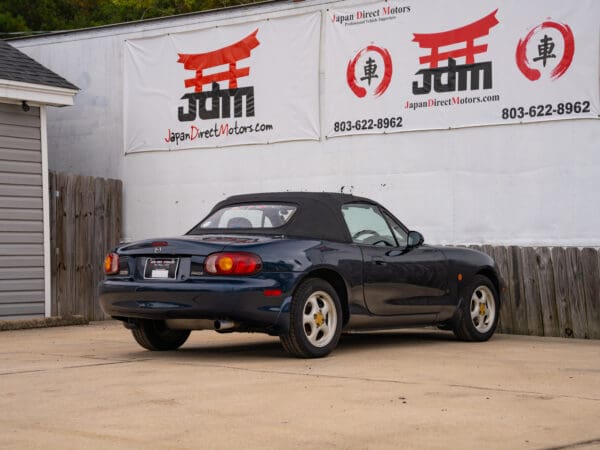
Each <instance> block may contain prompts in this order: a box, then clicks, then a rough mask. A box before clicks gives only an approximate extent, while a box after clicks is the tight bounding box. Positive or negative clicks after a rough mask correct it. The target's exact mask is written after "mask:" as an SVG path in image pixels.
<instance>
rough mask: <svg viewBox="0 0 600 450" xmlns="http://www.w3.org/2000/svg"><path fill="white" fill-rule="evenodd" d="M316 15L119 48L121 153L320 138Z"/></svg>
mask: <svg viewBox="0 0 600 450" xmlns="http://www.w3.org/2000/svg"><path fill="white" fill-rule="evenodd" d="M320 26H321V14H320V13H313V14H305V15H299V16H293V17H287V18H278V19H271V20H263V21H259V22H252V23H244V24H240V25H231V26H221V27H212V28H210V29H203V30H197V31H189V32H183V33H178V34H168V35H162V36H159V37H153V38H144V39H136V40H130V41H127V42H126V43H125V83H124V116H125V136H124V139H125V152H126V153H129V152H138V151H147V150H176V149H183V148H198V147H221V146H228V145H239V144H258V143H269V142H278V141H290V140H299V139H319V136H320V129H319V97H318V96H319V37H320Z"/></svg>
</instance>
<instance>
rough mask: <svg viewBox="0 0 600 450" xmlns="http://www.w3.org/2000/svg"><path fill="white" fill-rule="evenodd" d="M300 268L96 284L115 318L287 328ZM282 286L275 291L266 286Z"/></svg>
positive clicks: (264, 328) (102, 304)
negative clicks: (246, 274) (249, 274)
mask: <svg viewBox="0 0 600 450" xmlns="http://www.w3.org/2000/svg"><path fill="white" fill-rule="evenodd" d="M300 276H301V273H294V272H286V273H274V274H262V276H261V277H260V278H256V277H236V278H233V277H211V278H210V279H202V280H200V279H198V280H192V279H189V280H186V281H185V282H154V281H153V282H148V281H145V282H142V281H128V280H110V279H108V280H105V281H103V282H101V283H100V285H99V294H100V305H101V307H102V309H103V310H104V312H105V313H106V314H108V315H110V316H111V317H115V318H119V319H154V320H164V319H176V318H187V319H211V320H219V319H223V320H232V321H235V322H240V323H243V324H244V325H245V326H246V327H248V328H249V329H263V330H265V331H269V332H273V331H274V332H277V331H287V328H288V324H289V312H288V310H289V303H290V301H291V294H292V291H293V288H294V286H295V283H296V281H297V280H298V279H299V277H300ZM272 289H280V290H281V291H282V294H281V295H279V296H266V295H265V290H272Z"/></svg>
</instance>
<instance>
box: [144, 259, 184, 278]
mask: <svg viewBox="0 0 600 450" xmlns="http://www.w3.org/2000/svg"><path fill="white" fill-rule="evenodd" d="M178 266H179V258H148V259H147V260H146V266H145V267H144V278H145V279H147V280H174V279H175V278H176V277H177V267H178Z"/></svg>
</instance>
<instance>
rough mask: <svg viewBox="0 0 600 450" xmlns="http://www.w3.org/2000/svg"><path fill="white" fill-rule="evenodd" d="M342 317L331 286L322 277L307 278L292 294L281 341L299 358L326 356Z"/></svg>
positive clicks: (335, 336)
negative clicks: (285, 331) (287, 323)
mask: <svg viewBox="0 0 600 450" xmlns="http://www.w3.org/2000/svg"><path fill="white" fill-rule="evenodd" d="M313 311H314V313H313ZM342 319H343V318H342V308H341V305H340V299H339V297H338V295H337V292H336V291H335V289H333V287H331V285H330V284H329V283H327V282H326V281H325V280H321V279H319V278H310V279H308V280H306V281H304V282H302V284H301V285H300V286H298V289H296V292H295V293H294V295H293V297H292V305H291V308H290V328H289V331H288V332H287V333H286V334H284V335H281V336H280V337H279V338H280V340H281V344H282V345H283V348H284V349H285V351H287V352H288V353H289V354H291V355H293V356H297V357H299V358H321V357H323V356H327V355H328V354H329V353H331V351H332V350H333V349H334V348H335V347H336V346H337V344H338V341H339V339H340V335H341V333H342Z"/></svg>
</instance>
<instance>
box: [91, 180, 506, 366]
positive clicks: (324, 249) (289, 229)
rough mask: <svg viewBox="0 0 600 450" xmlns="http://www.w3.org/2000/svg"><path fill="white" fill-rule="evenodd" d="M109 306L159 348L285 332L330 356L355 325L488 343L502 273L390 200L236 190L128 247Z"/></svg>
mask: <svg viewBox="0 0 600 450" xmlns="http://www.w3.org/2000/svg"><path fill="white" fill-rule="evenodd" d="M104 269H105V273H106V277H105V279H104V280H103V281H102V282H101V283H100V302H101V306H102V308H103V310H104V311H105V312H106V313H107V314H108V315H110V316H111V317H112V318H114V319H117V320H120V321H122V322H123V324H124V325H125V327H126V328H129V329H131V330H132V333H133V336H134V338H135V340H136V341H137V342H138V343H139V344H140V345H141V346H142V347H144V348H146V349H149V350H175V349H177V348H179V347H180V346H181V345H182V344H183V343H184V342H185V341H186V339H187V338H188V336H189V335H190V332H191V331H192V330H201V329H213V330H216V331H218V332H221V333H223V332H232V331H245V332H263V333H268V334H270V335H274V336H279V338H280V340H281V343H282V345H283V347H284V349H285V350H286V351H287V352H289V353H290V354H292V355H295V356H299V357H304V358H312V357H322V356H325V355H327V354H329V353H330V352H331V351H332V350H333V349H334V348H335V347H336V346H337V344H338V340H339V338H340V335H341V334H342V332H343V331H350V330H379V329H389V328H399V327H406V326H424V325H437V326H438V327H440V328H442V329H446V330H452V331H453V332H454V334H455V335H456V336H457V337H458V338H459V339H461V340H465V341H485V340H487V339H489V338H490V337H491V336H492V334H493V333H494V330H495V329H496V325H497V323H498V318H499V311H500V292H501V287H502V281H501V278H500V276H499V274H498V270H497V268H496V265H495V264H494V261H493V260H492V259H491V258H490V257H489V256H488V255H486V254H484V253H481V252H478V251H475V250H471V249H467V248H458V247H438V246H430V245H426V244H425V243H424V239H423V236H422V235H421V234H420V233H419V232H417V231H411V230H409V229H408V228H407V227H406V226H404V225H403V224H402V223H401V222H400V221H399V220H398V219H396V218H395V217H394V215H393V214H391V213H390V212H389V211H388V210H387V209H385V208H384V207H383V206H381V205H380V204H378V203H377V202H374V201H373V200H369V199H367V198H362V197H357V196H353V195H348V194H340V193H324V192H318V193H313V192H297V193H293V192H280V193H265V194H248V195H237V196H233V197H229V198H227V199H226V200H223V201H221V202H220V203H219V204H217V205H216V206H215V207H214V208H213V209H212V211H211V212H210V213H209V214H208V216H207V217H206V218H205V219H204V220H202V221H201V222H200V223H199V224H197V225H196V226H194V227H193V228H192V229H191V230H190V231H188V232H187V233H186V234H185V235H183V236H180V237H174V238H159V239H149V240H143V241H139V242H134V243H127V244H123V245H120V246H119V247H117V248H116V249H114V250H113V251H112V252H111V253H109V254H108V255H107V257H106V259H105V261H104Z"/></svg>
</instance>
